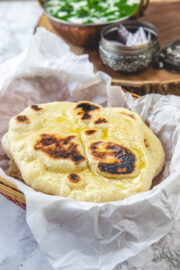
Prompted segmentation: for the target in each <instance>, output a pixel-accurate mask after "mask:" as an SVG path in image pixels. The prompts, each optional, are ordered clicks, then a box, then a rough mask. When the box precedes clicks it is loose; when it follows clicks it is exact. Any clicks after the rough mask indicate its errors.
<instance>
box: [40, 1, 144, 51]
mask: <svg viewBox="0 0 180 270" xmlns="http://www.w3.org/2000/svg"><path fill="white" fill-rule="evenodd" d="M38 2H39V3H40V5H41V6H42V8H43V10H44V12H45V14H46V15H47V17H48V19H49V21H50V23H51V25H52V26H53V27H54V29H55V30H56V31H57V33H59V34H60V35H61V36H62V37H63V38H65V39H66V40H68V41H70V42H71V43H73V44H75V45H77V46H83V47H89V48H91V47H96V46H98V42H99V40H100V32H101V30H102V28H103V27H105V26H107V25H110V24H112V23H117V22H120V21H123V20H126V19H129V18H133V17H134V18H138V17H140V16H142V15H143V13H144V10H145V9H146V7H147V5H148V3H149V0H140V3H139V6H138V8H137V11H136V13H135V14H132V15H131V16H127V17H124V18H121V19H119V20H116V21H112V22H109V23H101V24H73V23H69V22H66V21H62V20H60V19H56V18H54V17H52V16H51V15H50V14H48V13H47V12H46V11H45V8H44V4H45V2H46V0H38Z"/></svg>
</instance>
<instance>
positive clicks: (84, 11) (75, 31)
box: [38, 0, 149, 47]
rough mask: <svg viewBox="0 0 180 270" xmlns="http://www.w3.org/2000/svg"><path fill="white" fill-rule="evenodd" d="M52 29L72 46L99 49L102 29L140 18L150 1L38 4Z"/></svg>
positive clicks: (56, 0) (82, 0)
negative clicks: (112, 24) (97, 47)
mask: <svg viewBox="0 0 180 270" xmlns="http://www.w3.org/2000/svg"><path fill="white" fill-rule="evenodd" d="M38 1H39V2H40V4H41V6H42V7H43V9H44V12H45V14H46V15H47V17H48V19H49V21H50V23H51V25H52V26H53V28H54V29H55V30H56V32H57V33H58V34H60V36H62V37H63V38H65V39H66V40H68V41H70V42H71V43H72V44H75V45H78V46H83V47H96V46H97V44H98V41H99V39H100V31H101V30H102V28H103V27H105V26H107V25H109V24H111V23H117V22H120V21H122V20H126V19H129V18H138V17H140V16H141V15H142V14H143V12H144V10H145V8H146V7H147V5H148V2H149V0H38Z"/></svg>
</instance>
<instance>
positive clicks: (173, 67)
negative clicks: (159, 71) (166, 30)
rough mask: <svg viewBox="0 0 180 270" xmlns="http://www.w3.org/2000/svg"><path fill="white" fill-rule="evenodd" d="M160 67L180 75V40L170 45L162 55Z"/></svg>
mask: <svg viewBox="0 0 180 270" xmlns="http://www.w3.org/2000/svg"><path fill="white" fill-rule="evenodd" d="M159 67H160V68H166V69H167V70H169V71H171V72H174V73H180V40H176V41H174V42H172V43H170V44H168V45H167V46H166V47H165V48H164V49H163V50H162V51H161V53H160V57H159Z"/></svg>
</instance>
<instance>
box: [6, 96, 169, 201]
mask: <svg viewBox="0 0 180 270" xmlns="http://www.w3.org/2000/svg"><path fill="white" fill-rule="evenodd" d="M2 145H3V147H4V150H5V152H6V153H7V154H8V156H9V158H10V159H11V160H12V162H11V163H12V164H13V167H12V170H11V171H10V173H11V172H13V174H14V173H15V172H16V171H17V177H19V175H21V177H22V179H23V180H24V181H25V182H26V183H27V184H28V185H30V186H31V187H32V188H34V189H35V190H39V191H42V192H44V193H48V194H52V195H59V196H64V197H70V198H74V199H77V200H82V201H94V202H107V201H114V200H121V199H124V198H127V197H129V196H131V195H133V194H137V193H139V192H142V191H146V190H148V189H149V188H150V187H151V184H152V180H153V178H154V177H155V176H156V175H157V174H159V172H160V171H161V170H162V167H163V163H164V151H163V148H162V145H161V143H160V141H159V139H158V138H157V137H156V136H155V135H154V134H153V132H152V131H151V130H150V129H149V128H148V127H147V126H146V125H145V124H144V122H143V121H142V119H141V117H140V116H139V115H137V114H136V113H134V112H131V111H129V110H126V109H123V108H103V107H102V106H100V105H97V104H94V103H91V102H87V101H82V102H79V103H72V102H52V103H47V104H40V105H37V104H34V105H31V106H29V107H28V108H26V109H25V110H24V111H23V112H22V113H21V114H19V115H18V116H15V117H13V118H12V119H11V120H10V123H9V131H8V132H7V134H6V135H5V136H4V138H3V141H2ZM15 166H17V170H16V167H15ZM13 176H14V175H13Z"/></svg>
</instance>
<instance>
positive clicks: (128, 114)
mask: <svg viewBox="0 0 180 270" xmlns="http://www.w3.org/2000/svg"><path fill="white" fill-rule="evenodd" d="M120 113H121V114H124V115H126V116H129V117H131V118H132V119H134V120H136V117H135V116H134V115H133V114H130V113H126V112H120Z"/></svg>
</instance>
